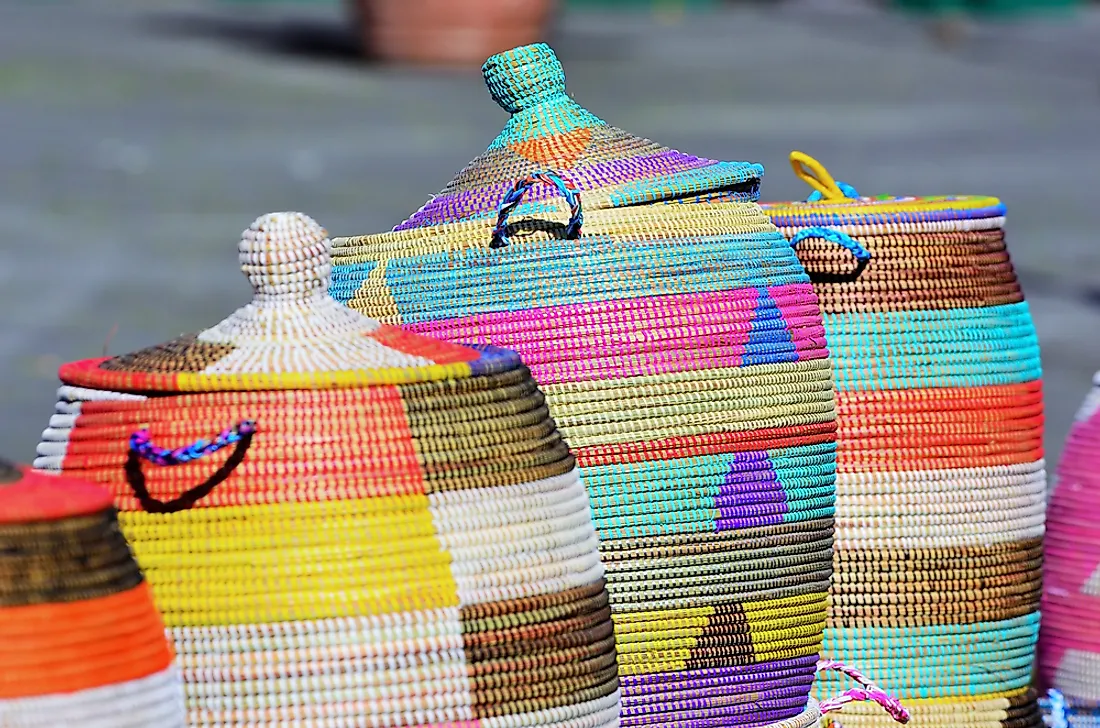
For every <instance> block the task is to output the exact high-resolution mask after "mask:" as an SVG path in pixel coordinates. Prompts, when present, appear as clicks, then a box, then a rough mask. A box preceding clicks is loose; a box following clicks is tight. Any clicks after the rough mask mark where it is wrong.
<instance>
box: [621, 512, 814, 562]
mask: <svg viewBox="0 0 1100 728" xmlns="http://www.w3.org/2000/svg"><path fill="white" fill-rule="evenodd" d="M832 533H833V519H832V518H819V519H815V520H812V521H801V522H798V523H781V524H776V525H774V526H758V527H756V528H739V529H734V530H731V531H722V532H720V533H711V532H700V533H677V534H667V535H659V536H652V537H647V538H644V539H642V538H623V539H616V540H613V541H606V542H604V541H601V542H600V554H601V557H602V559H603V561H604V562H606V563H609V562H612V561H619V560H631V561H632V560H634V559H637V558H663V557H673V556H689V555H692V554H704V553H716V552H720V551H748V550H756V549H759V550H762V551H764V550H767V551H771V550H780V549H783V550H790V551H791V552H798V551H804V550H809V549H814V548H817V544H818V543H819V542H820V541H821V539H822V538H828V537H831V536H832Z"/></svg>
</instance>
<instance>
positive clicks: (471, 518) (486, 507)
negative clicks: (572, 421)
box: [428, 469, 603, 604]
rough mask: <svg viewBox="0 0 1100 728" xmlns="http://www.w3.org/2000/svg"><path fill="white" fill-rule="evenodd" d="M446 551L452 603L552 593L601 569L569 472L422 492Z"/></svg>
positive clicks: (580, 487)
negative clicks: (523, 480) (491, 485)
mask: <svg viewBox="0 0 1100 728" xmlns="http://www.w3.org/2000/svg"><path fill="white" fill-rule="evenodd" d="M428 500H429V502H430V503H431V507H430V509H431V512H432V519H433V522H434V525H435V530H436V533H437V534H438V537H439V540H440V542H441V543H442V544H443V548H444V550H446V551H447V552H448V553H450V554H451V558H452V561H451V573H452V574H453V575H454V579H455V582H456V584H457V585H458V594H459V603H460V604H484V603H488V602H498V601H504V600H507V599H519V598H522V597H528V596H535V595H539V594H553V593H558V592H562V591H566V590H568V589H573V588H576V587H581V586H585V585H588V584H592V583H593V582H595V581H598V580H599V579H600V578H601V577H602V576H603V566H602V564H601V563H600V559H599V552H598V550H597V549H598V544H599V542H598V540H597V537H596V531H595V528H594V527H593V525H592V519H591V515H590V512H589V505H588V494H587V493H586V491H585V488H584V484H583V483H582V482H581V480H580V478H579V477H578V475H577V471H576V470H575V469H574V470H571V471H570V472H568V473H566V474H564V475H559V476H556V477H553V478H547V479H545V480H539V481H535V482H531V483H521V484H519V485H508V486H499V487H494V488H471V489H468V490H461V491H445V492H441V493H433V494H431V495H430V496H428Z"/></svg>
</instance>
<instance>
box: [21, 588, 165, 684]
mask: <svg viewBox="0 0 1100 728" xmlns="http://www.w3.org/2000/svg"><path fill="white" fill-rule="evenodd" d="M172 660H173V654H172V648H171V647H170V646H169V644H168V641H167V639H166V637H165V632H164V622H163V621H161V618H160V615H159V614H158V613H157V611H156V609H155V608H154V606H153V599H152V595H151V592H150V590H149V586H148V584H146V583H145V582H142V583H141V584H139V585H138V586H136V587H134V588H133V589H128V590H127V591H124V592H120V593H118V594H113V595H111V596H109V597H103V598H101V599H88V600H83V601H77V602H68V603H64V604H35V605H31V606H24V607H10V608H5V609H0V665H3V666H4V669H3V670H0V699H5V698H18V697H30V696H35V695H48V694H51V693H68V692H74V691H77V690H88V689H91V688H96V687H102V686H104V685H114V684H117V683H122V682H127V681H130V680H137V679H140V678H143V677H147V676H149V675H152V674H154V673H157V672H160V671H162V670H165V669H167V668H168V666H169V665H171V664H172Z"/></svg>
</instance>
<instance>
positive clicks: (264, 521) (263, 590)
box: [120, 495, 458, 627]
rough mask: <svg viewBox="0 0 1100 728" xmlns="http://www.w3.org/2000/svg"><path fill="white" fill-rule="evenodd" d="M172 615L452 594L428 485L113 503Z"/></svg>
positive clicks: (220, 620) (196, 621)
mask: <svg viewBox="0 0 1100 728" xmlns="http://www.w3.org/2000/svg"><path fill="white" fill-rule="evenodd" d="M120 521H121V522H122V528H123V532H124V533H125V535H126V537H127V538H128V539H129V540H130V543H131V545H132V547H133V549H134V554H135V556H136V557H137V559H138V562H139V563H141V565H142V567H143V569H144V570H145V576H146V578H147V579H148V580H149V583H150V584H151V585H152V588H153V594H154V596H155V598H156V601H157V606H158V607H159V608H160V610H161V612H162V613H163V615H164V619H165V623H166V624H167V625H168V626H169V627H183V626H214V625H228V624H241V623H261V624H262V623H269V622H282V621H291V620H294V621H297V620H305V619H329V618H337V617H350V616H375V615H381V614H391V613H394V612H406V611H418V610H428V609H441V608H445V607H456V606H458V592H457V586H456V585H455V581H454V577H453V575H452V573H451V557H450V555H449V554H448V553H447V552H446V551H444V549H443V546H442V544H441V543H440V541H439V539H438V538H437V536H436V533H435V528H434V525H433V522H432V515H431V512H430V511H429V501H428V498H427V496H423V495H417V496H391V497H379V498H370V499H363V500H353V501H329V502H323V503H280V504H275V505H263V506H234V507H229V508H196V509H192V510H189V511H184V512H182V513H175V514H171V515H157V514H149V513H137V512H128V513H122V514H120Z"/></svg>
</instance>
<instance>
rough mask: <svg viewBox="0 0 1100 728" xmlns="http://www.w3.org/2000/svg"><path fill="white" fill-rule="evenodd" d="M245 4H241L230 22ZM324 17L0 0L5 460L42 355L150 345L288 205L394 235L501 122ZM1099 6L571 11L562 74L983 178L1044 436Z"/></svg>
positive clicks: (1082, 220)
mask: <svg viewBox="0 0 1100 728" xmlns="http://www.w3.org/2000/svg"><path fill="white" fill-rule="evenodd" d="M246 11H247V12H246ZM340 21H341V19H340V17H339V6H336V5H334V6H325V5H318V6H309V7H305V6H302V7H289V8H280V9H277V10H270V11H265V15H264V16H262V17H259V18H257V17H256V15H255V14H254V9H253V8H245V9H241V8H236V9H232V10H230V9H228V7H227V6H224V5H221V6H219V5H208V4H202V3H200V2H197V1H195V0H179V1H178V2H177V1H175V0H160V2H157V3H150V2H148V1H147V0H145V1H142V2H139V1H137V0H85V1H80V2H78V1H77V0H51V1H50V2H45V1H41V0H23V1H22V2H16V1H15V0H0V230H2V232H3V235H4V242H3V245H2V246H0V376H2V377H3V382H4V385H3V387H0V452H4V453H6V454H8V455H10V456H14V457H18V458H23V459H29V458H30V457H32V455H33V450H34V445H35V443H36V441H37V437H38V434H39V432H40V431H41V430H42V428H43V427H44V425H45V424H46V420H47V418H48V417H49V414H50V411H51V409H52V405H53V394H54V389H55V386H56V380H55V371H56V366H57V364H58V363H59V362H61V361H62V360H67V359H73V358H79V357H86V356H96V355H99V354H101V353H102V351H103V349H104V344H105V341H106V340H107V339H108V337H109V335H110V334H111V332H112V329H113V328H116V333H115V334H114V335H113V338H111V341H110V345H109V346H110V351H111V352H115V353H117V352H120V351H126V350H130V349H132V348H134V347H138V346H142V345H146V344H151V343H154V342H157V341H160V340H163V339H165V338H167V337H170V336H173V335H175V334H178V333H181V332H183V331H188V330H193V329H197V328H200V327H203V326H204V325H208V324H211V323H213V322H215V321H217V320H219V319H220V318H221V317H222V316H224V315H225V314H227V313H228V312H229V311H230V310H232V309H233V308H234V307H235V306H237V305H239V304H241V303H242V302H244V301H245V300H246V299H247V296H248V286H247V284H246V282H245V281H244V279H243V277H242V276H241V274H240V273H239V272H238V271H237V270H236V265H235V245H236V241H237V239H238V235H239V233H240V231H241V230H242V229H243V228H244V227H245V226H247V225H248V223H250V222H251V221H252V219H253V218H254V217H255V216H256V215H258V214H260V213H263V212H266V211H270V210H278V209H300V210H302V211H304V212H307V213H309V214H311V215H313V216H314V217H316V218H317V219H318V220H320V221H321V222H322V223H323V224H325V225H326V226H327V227H328V228H329V229H330V230H331V231H333V232H334V233H335V234H341V233H360V232H370V231H377V230H381V229H384V228H388V227H390V226H392V225H393V224H394V223H396V222H398V221H399V220H401V219H403V218H404V217H405V216H406V215H407V214H408V213H409V212H411V211H412V210H414V209H415V208H416V207H417V206H419V204H420V203H421V202H422V201H423V200H424V199H425V197H426V196H427V195H429V194H430V193H432V192H434V191H436V190H437V189H438V188H440V187H441V186H442V184H443V183H444V182H446V181H447V180H448V179H449V178H450V177H451V175H452V173H453V172H454V171H456V170H457V169H458V168H459V167H460V166H461V165H462V164H464V163H465V162H466V161H467V160H469V159H470V158H472V157H473V156H474V155H475V154H477V153H478V152H480V151H481V150H482V149H483V148H484V147H485V145H486V144H487V142H488V141H489V140H490V139H491V138H492V137H493V136H494V135H495V134H496V132H497V131H498V130H499V128H500V126H501V124H502V122H503V120H504V119H503V112H501V111H500V110H499V109H497V108H496V107H495V106H494V105H493V104H492V102H491V101H490V100H489V98H488V96H487V94H486V93H485V91H484V89H483V87H482V86H481V82H480V79H479V77H478V75H477V72H476V69H471V70H470V72H469V73H462V74H428V73H423V72H416V71H396V70H391V69H384V68H377V67H370V66H364V65H362V64H359V63H357V62H356V61H354V60H353V59H351V58H350V57H349V49H351V48H352V47H353V45H354V43H353V41H352V40H351V39H350V38H349V37H348V36H347V34H346V32H345V30H344V28H343V27H342V24H341V22H340ZM1098 39H1100V20H1098V16H1097V15H1096V14H1095V13H1093V14H1091V15H1086V16H1083V17H1081V18H1079V19H1078V20H1077V21H1075V22H1074V23H1073V24H1066V23H1061V24H1058V23H1040V24H1033V25H1030V26H1027V27H1019V26H987V27H981V28H978V29H976V31H975V34H974V36H973V37H972V39H971V40H970V42H969V43H968V44H966V45H965V46H964V47H962V48H960V49H959V50H957V51H955V52H953V53H951V54H946V53H943V52H941V51H937V50H936V49H934V48H932V47H931V46H929V45H928V43H927V41H926V38H925V36H924V34H923V33H922V32H921V31H920V29H919V28H917V27H914V26H913V25H911V24H907V23H904V22H902V21H899V20H898V19H896V18H892V17H888V16H885V15H883V14H881V13H879V12H877V11H874V10H872V9H869V8H867V7H864V6H861V5H858V4H851V3H847V2H845V3H843V4H841V3H838V2H837V0H796V1H792V2H787V3H783V4H770V5H753V6H748V7H742V8H736V9H730V10H726V11H722V12H721V13H718V14H715V15H709V16H706V17H690V16H689V17H686V18H682V19H680V20H679V21H675V20H669V19H667V18H664V19H662V18H655V17H653V16H651V15H649V14H645V13H643V14H638V15H635V16H617V17H616V16H609V15H600V14H578V13H576V12H574V13H571V14H569V15H567V16H565V17H564V18H563V19H562V21H561V24H560V27H559V28H558V31H557V33H556V37H555V38H554V39H552V40H553V42H554V44H555V45H556V46H557V48H558V49H559V52H560V54H561V56H562V58H563V61H564V63H565V65H566V71H567V73H568V75H569V78H570V89H571V91H572V92H573V93H574V95H575V96H576V97H577V98H578V99H579V100H580V101H581V102H582V103H584V104H585V105H587V106H588V107H590V108H591V109H592V110H593V111H594V112H595V113H597V114H599V115H601V116H603V117H604V118H606V119H608V120H610V121H611V122H612V123H615V124H617V125H619V126H623V127H625V128H627V129H630V130H632V131H634V132H636V133H638V134H642V135H646V136H649V137H651V138H654V139H657V140H659V141H661V142H664V143H666V144H669V145H672V146H676V147H679V148H681V149H683V150H685V151H690V152H693V153H696V154H702V155H710V156H715V157H719V158H732V159H750V160H754V161H760V162H763V163H764V164H765V165H766V167H767V169H768V176H767V177H766V178H765V196H766V197H767V198H771V199H786V198H789V197H791V196H802V195H804V194H805V190H804V189H802V188H801V184H800V183H798V182H797V181H795V180H794V179H793V178H792V176H791V175H790V173H789V171H788V168H787V166H786V163H785V159H786V154H787V152H788V151H789V150H790V149H791V148H799V149H802V150H804V151H807V152H810V153H812V154H814V155H815V156H818V157H819V158H820V159H822V160H823V161H824V162H826V164H828V165H829V166H830V167H831V169H832V170H833V172H834V173H835V174H837V175H838V176H839V177H840V178H841V179H844V180H846V181H848V182H851V183H853V184H855V185H857V186H858V187H859V188H860V189H862V190H873V191H882V192H886V191H889V192H902V193H913V194H927V193H947V192H962V193H965V192H980V193H988V194H995V195H999V196H1001V197H1002V198H1003V199H1005V201H1006V202H1007V203H1008V205H1009V220H1010V222H1009V226H1010V236H1011V245H1012V249H1013V252H1014V255H1015V259H1016V261H1017V265H1018V267H1019V269H1020V272H1021V275H1022V277H1023V279H1024V282H1025V285H1026V286H1027V289H1028V295H1029V298H1030V300H1031V302H1032V305H1033V310H1034V312H1035V316H1036V321H1037V324H1038V327H1039V330H1040V335H1041V338H1042V342H1043V344H1044V347H1045V354H1044V358H1045V366H1046V380H1047V382H1048V413H1049V414H1048V420H1049V442H1048V445H1049V447H1050V450H1051V454H1052V456H1053V455H1055V454H1056V453H1057V452H1058V450H1059V443H1060V441H1061V439H1062V438H1063V437H1064V434H1065V431H1066V429H1067V428H1068V425H1069V423H1070V420H1071V418H1072V415H1073V412H1074V409H1075V407H1076V405H1077V402H1078V401H1079V399H1080V397H1081V396H1082V395H1083V394H1084V392H1085V391H1086V389H1087V387H1088V384H1089V377H1090V375H1091V373H1092V372H1093V370H1095V369H1097V368H1100V340H1098V338H1097V336H1096V332H1097V331H1100V307H1098V306H1097V304H1096V301H1097V300H1100V294H1098V293H1097V292H1100V244H1098V241H1097V239H1096V238H1097V233H1096V231H1097V230H1098V228H1100V203H1098V202H1097V199H1098V198H1097V195H1098V193H1097V190H1098V187H1100V184H1098V183H1100V173H1098V172H1097V170H1098V169H1100V142H1098V134H1097V132H1098V130H1100V42H1098Z"/></svg>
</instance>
